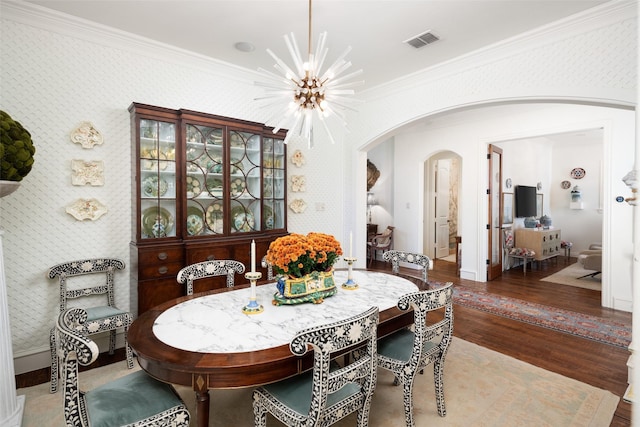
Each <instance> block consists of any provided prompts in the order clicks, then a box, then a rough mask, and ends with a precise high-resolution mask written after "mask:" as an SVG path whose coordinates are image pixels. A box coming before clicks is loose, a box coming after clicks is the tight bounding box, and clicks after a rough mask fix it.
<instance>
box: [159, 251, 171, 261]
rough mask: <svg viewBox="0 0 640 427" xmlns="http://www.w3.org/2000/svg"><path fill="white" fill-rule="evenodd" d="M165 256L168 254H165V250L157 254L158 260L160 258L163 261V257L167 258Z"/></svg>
mask: <svg viewBox="0 0 640 427" xmlns="http://www.w3.org/2000/svg"><path fill="white" fill-rule="evenodd" d="M167 258H169V256H168V255H167V253H166V252H160V253H159V254H158V259H159V260H161V261H164V260H165V259H167Z"/></svg>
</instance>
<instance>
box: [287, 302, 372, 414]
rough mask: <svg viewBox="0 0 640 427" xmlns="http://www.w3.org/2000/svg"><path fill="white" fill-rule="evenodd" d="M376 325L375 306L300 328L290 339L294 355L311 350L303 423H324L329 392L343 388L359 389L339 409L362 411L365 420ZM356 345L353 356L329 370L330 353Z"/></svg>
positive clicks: (346, 411) (370, 384)
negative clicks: (310, 382)
mask: <svg viewBox="0 0 640 427" xmlns="http://www.w3.org/2000/svg"><path fill="white" fill-rule="evenodd" d="M377 326H378V307H371V308H370V309H369V310H367V311H365V312H364V313H361V314H359V315H357V316H353V317H351V318H349V319H345V320H341V321H338V322H335V323H331V324H328V325H322V326H317V327H313V328H309V329H306V330H303V331H301V332H299V333H297V334H296V336H295V337H294V338H293V339H292V340H291V343H290V344H289V348H290V349H291V352H292V353H293V354H295V355H297V356H302V355H304V354H305V353H306V352H307V350H308V349H309V347H311V348H312V349H313V387H312V390H313V395H312V397H311V406H310V409H309V414H308V418H307V423H306V424H305V425H325V424H324V423H323V422H322V421H321V419H322V417H324V415H326V414H324V409H325V407H326V406H327V399H328V397H329V395H331V394H332V393H336V392H338V391H339V390H341V389H345V388H346V387H352V388H353V387H356V388H357V389H358V390H359V391H358V392H357V393H354V394H351V395H350V396H349V397H347V398H346V401H345V402H343V403H342V404H341V405H339V406H340V408H341V409H340V410H341V412H343V413H344V414H349V413H351V412H354V411H356V410H361V411H364V412H366V413H364V414H361V416H362V417H366V418H365V419H368V416H369V413H368V411H369V407H370V405H371V398H372V396H373V391H374V390H375V386H376V380H377V357H376V353H377V351H376V350H377ZM359 346H361V347H362V348H361V349H360V350H359V352H358V357H357V358H348V359H349V361H348V362H347V364H345V366H343V367H342V368H339V369H330V366H331V360H332V355H333V356H334V357H335V353H337V352H341V351H342V350H345V349H348V348H350V347H359ZM349 362H350V363H349ZM338 418H340V417H338ZM327 425H328V423H327Z"/></svg>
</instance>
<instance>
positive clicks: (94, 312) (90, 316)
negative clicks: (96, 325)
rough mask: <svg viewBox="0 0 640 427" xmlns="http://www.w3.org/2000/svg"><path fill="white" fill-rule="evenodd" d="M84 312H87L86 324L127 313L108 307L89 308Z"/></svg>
mask: <svg viewBox="0 0 640 427" xmlns="http://www.w3.org/2000/svg"><path fill="white" fill-rule="evenodd" d="M85 310H86V312H87V322H91V321H93V320H98V319H104V318H106V317H111V316H118V315H121V314H126V313H127V312H126V311H122V310H119V309H117V308H115V307H109V306H108V305H105V306H100V307H90V308H87V309H85Z"/></svg>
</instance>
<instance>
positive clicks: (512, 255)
mask: <svg viewBox="0 0 640 427" xmlns="http://www.w3.org/2000/svg"><path fill="white" fill-rule="evenodd" d="M502 239H503V240H502V247H503V248H504V259H505V261H506V264H507V265H506V269H509V268H511V261H512V260H514V259H520V260H522V271H523V275H525V276H526V275H527V263H529V262H531V265H533V261H534V260H535V256H536V253H535V251H533V250H531V249H527V248H518V247H516V246H515V244H516V242H515V237H514V233H513V230H512V229H510V228H505V229H504V230H502Z"/></svg>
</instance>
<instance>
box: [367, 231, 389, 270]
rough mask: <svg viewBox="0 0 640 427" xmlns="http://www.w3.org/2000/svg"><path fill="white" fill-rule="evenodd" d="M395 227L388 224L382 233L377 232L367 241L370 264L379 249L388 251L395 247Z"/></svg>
mask: <svg viewBox="0 0 640 427" xmlns="http://www.w3.org/2000/svg"><path fill="white" fill-rule="evenodd" d="M394 229H395V227H392V226H390V225H389V226H387V228H386V229H385V230H384V231H383V232H382V233H380V234H376V235H375V236H373V237H372V238H371V240H369V241H368V242H367V249H368V252H369V265H371V263H372V262H373V260H374V259H375V257H376V253H377V252H378V251H383V252H384V251H386V250H389V249H391V248H393V230H394Z"/></svg>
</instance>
